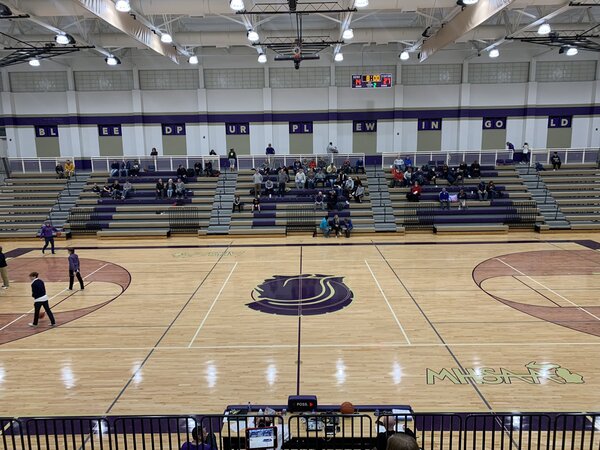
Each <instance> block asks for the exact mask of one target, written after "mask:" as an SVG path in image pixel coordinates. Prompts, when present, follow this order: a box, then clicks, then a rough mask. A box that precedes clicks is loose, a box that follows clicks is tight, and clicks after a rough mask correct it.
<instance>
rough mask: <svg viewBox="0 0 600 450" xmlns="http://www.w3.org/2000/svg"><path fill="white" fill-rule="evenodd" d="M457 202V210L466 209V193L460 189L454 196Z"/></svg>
mask: <svg viewBox="0 0 600 450" xmlns="http://www.w3.org/2000/svg"><path fill="white" fill-rule="evenodd" d="M456 198H457V200H458V209H467V193H466V192H465V190H464V189H461V190H460V191H459V192H458V195H457V196H456Z"/></svg>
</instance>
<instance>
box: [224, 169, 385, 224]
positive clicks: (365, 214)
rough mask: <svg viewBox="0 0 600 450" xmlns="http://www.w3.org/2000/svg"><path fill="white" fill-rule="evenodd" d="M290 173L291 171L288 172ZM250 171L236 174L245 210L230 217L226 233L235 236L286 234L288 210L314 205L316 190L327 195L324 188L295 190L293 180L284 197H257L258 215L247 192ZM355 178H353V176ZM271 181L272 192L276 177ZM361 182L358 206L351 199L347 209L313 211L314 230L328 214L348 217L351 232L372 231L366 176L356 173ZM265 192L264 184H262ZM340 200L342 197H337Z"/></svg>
mask: <svg viewBox="0 0 600 450" xmlns="http://www.w3.org/2000/svg"><path fill="white" fill-rule="evenodd" d="M291 173H293V172H291ZM252 175H253V172H252V171H244V170H242V171H240V173H239V175H238V181H237V186H236V195H239V196H240V199H241V201H242V203H243V204H244V210H243V212H242V213H239V212H235V213H233V215H232V217H231V227H230V230H229V234H234V235H257V234H272V235H285V234H286V225H287V224H288V211H287V210H288V209H292V210H293V209H294V208H293V206H303V207H310V206H311V205H313V206H314V196H315V195H316V194H317V193H318V191H322V192H323V193H325V192H326V190H327V188H322V187H320V186H319V188H318V189H296V186H295V183H294V181H293V180H290V181H289V182H288V183H287V186H286V188H287V191H286V195H285V196H284V197H283V198H281V197H277V195H273V197H272V198H269V197H268V196H265V195H264V190H263V193H262V195H261V197H260V206H261V212H257V211H255V212H254V213H253V212H252V211H251V209H252V200H253V198H254V196H253V195H251V193H250V191H251V190H252V189H253V188H254V183H253V182H252ZM352 176H354V175H352ZM270 177H271V179H272V180H273V182H274V183H275V191H277V180H276V178H277V176H276V175H270ZM359 177H360V179H361V182H362V184H363V186H364V188H365V196H364V197H363V201H362V202H361V203H357V202H355V201H354V199H350V200H349V202H350V205H349V207H347V208H345V209H343V210H341V211H337V210H333V211H327V209H325V210H321V209H316V210H315V211H314V213H315V229H316V228H317V227H318V224H319V222H320V221H321V219H322V218H323V216H324V215H325V214H326V213H327V214H328V215H329V216H330V217H333V216H334V215H335V214H338V215H339V217H340V219H343V218H345V217H350V218H351V220H352V224H353V226H354V230H353V233H369V232H375V228H374V222H373V211H372V209H371V201H370V199H369V195H368V194H369V188H368V182H367V177H366V176H365V175H363V174H359ZM263 189H264V182H263ZM340 201H343V198H340Z"/></svg>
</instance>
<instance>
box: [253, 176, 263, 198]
mask: <svg viewBox="0 0 600 450" xmlns="http://www.w3.org/2000/svg"><path fill="white" fill-rule="evenodd" d="M262 182H263V176H262V175H261V174H260V172H259V170H258V169H256V170H255V171H254V173H253V174H252V183H253V184H254V189H253V190H254V193H253V195H254V196H255V197H258V196H260V191H261V186H262Z"/></svg>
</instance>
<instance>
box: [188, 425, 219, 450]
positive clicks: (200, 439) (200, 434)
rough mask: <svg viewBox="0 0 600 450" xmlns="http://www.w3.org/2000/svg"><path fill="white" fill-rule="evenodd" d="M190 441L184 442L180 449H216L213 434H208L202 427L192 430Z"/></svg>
mask: <svg viewBox="0 0 600 450" xmlns="http://www.w3.org/2000/svg"><path fill="white" fill-rule="evenodd" d="M192 441H193V442H185V443H184V444H183V445H182V446H181V450H217V445H216V439H215V436H214V435H213V434H211V435H209V434H208V433H207V432H206V430H204V429H203V428H202V427H196V428H194V429H193V430H192Z"/></svg>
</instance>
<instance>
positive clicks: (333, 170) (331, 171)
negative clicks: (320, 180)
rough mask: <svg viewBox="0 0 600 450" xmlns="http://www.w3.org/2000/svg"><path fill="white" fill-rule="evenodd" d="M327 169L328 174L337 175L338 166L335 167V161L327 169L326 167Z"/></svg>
mask: <svg viewBox="0 0 600 450" xmlns="http://www.w3.org/2000/svg"><path fill="white" fill-rule="evenodd" d="M325 171H326V172H327V175H328V176H330V175H335V176H337V167H335V164H334V163H333V161H332V162H331V163H330V164H329V165H328V166H327V169H325Z"/></svg>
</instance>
